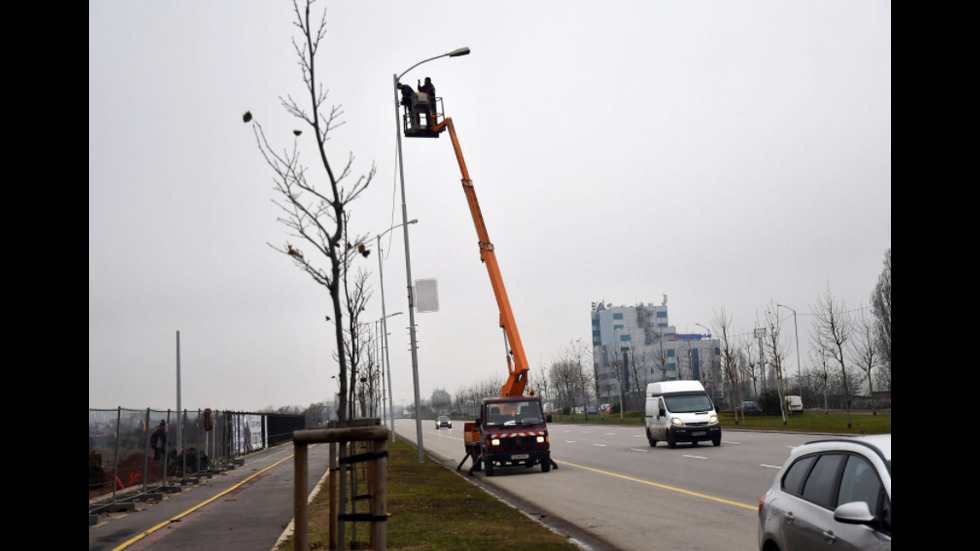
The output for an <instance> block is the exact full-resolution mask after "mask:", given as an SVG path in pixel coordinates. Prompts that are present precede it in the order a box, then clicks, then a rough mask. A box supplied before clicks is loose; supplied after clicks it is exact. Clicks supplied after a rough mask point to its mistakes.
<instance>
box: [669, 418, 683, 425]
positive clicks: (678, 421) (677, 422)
mask: <svg viewBox="0 0 980 551" xmlns="http://www.w3.org/2000/svg"><path fill="white" fill-rule="evenodd" d="M670 424H671V425H677V426H680V425H683V424H684V421H681V419H680V417H671V418H670Z"/></svg>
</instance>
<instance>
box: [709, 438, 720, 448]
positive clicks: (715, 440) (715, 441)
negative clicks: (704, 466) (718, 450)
mask: <svg viewBox="0 0 980 551" xmlns="http://www.w3.org/2000/svg"><path fill="white" fill-rule="evenodd" d="M711 443H712V444H714V445H715V446H720V445H721V437H720V436H719V437H718V438H712V439H711Z"/></svg>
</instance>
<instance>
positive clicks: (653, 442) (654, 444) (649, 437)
mask: <svg viewBox="0 0 980 551" xmlns="http://www.w3.org/2000/svg"><path fill="white" fill-rule="evenodd" d="M647 442H649V443H650V447H651V448H655V447H657V441H656V440H655V439H654V438H653V435H652V434H650V428H649V427H647Z"/></svg>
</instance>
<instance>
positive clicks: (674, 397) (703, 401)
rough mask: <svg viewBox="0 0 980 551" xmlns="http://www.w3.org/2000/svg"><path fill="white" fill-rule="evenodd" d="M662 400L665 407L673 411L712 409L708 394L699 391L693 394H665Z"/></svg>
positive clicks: (687, 411) (691, 411)
mask: <svg viewBox="0 0 980 551" xmlns="http://www.w3.org/2000/svg"><path fill="white" fill-rule="evenodd" d="M664 402H665V403H666V404H667V409H668V410H670V411H671V412H673V413H693V412H697V411H710V410H711V409H714V408H713V407H712V405H711V400H710V399H708V395H707V394H705V393H703V392H699V393H695V394H665V395H664Z"/></svg>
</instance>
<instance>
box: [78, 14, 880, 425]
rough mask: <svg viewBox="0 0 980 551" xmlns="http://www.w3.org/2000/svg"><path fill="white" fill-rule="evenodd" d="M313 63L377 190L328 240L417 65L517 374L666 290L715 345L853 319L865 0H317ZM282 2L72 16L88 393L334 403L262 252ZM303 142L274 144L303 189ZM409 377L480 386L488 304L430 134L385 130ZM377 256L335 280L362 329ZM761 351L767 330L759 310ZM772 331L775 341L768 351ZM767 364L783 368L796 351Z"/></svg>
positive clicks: (863, 151) (380, 174) (304, 281)
mask: <svg viewBox="0 0 980 551" xmlns="http://www.w3.org/2000/svg"><path fill="white" fill-rule="evenodd" d="M324 6H325V7H326V8H327V20H328V34H327V36H326V38H325V42H324V44H323V45H322V49H321V51H320V52H319V58H318V59H317V70H318V72H319V77H320V78H321V79H322V80H321V82H322V83H323V85H324V87H325V88H327V89H328V90H329V98H328V104H329V105H339V106H341V107H342V109H343V120H344V124H343V125H342V126H340V127H339V128H338V129H337V130H336V131H334V132H332V133H331V135H330V141H329V142H328V150H327V154H328V156H329V158H330V160H331V162H332V163H334V165H335V166H340V165H342V164H343V163H344V162H346V160H347V157H348V155H349V154H351V153H353V154H354V156H355V160H354V166H353V171H354V175H355V176H357V175H360V174H366V173H367V172H369V171H370V169H371V167H372V166H375V167H376V168H377V174H376V176H375V178H374V180H373V182H372V183H371V185H370V187H369V188H368V191H367V192H366V193H365V194H364V195H363V196H362V197H361V198H359V199H358V200H357V201H356V202H355V203H353V204H352V205H351V211H352V214H353V218H352V222H351V227H352V232H355V233H359V234H370V235H371V236H372V239H371V244H372V248H374V247H373V245H374V244H375V241H374V239H373V236H375V235H377V234H380V233H382V232H384V231H385V230H387V229H388V228H390V227H391V226H393V225H395V224H399V223H401V221H402V216H401V196H400V189H399V186H398V178H397V176H398V173H397V159H396V142H395V114H394V113H395V111H394V96H393V93H392V76H393V74H399V73H401V72H403V71H405V70H406V69H408V68H409V67H411V66H412V65H414V64H415V63H417V62H419V61H422V60H424V59H427V58H431V57H434V56H437V55H440V54H443V53H447V52H449V51H451V50H454V49H456V48H460V47H463V46H466V47H469V48H470V49H471V51H472V53H471V54H470V55H468V56H465V57H456V58H442V59H437V60H435V61H430V62H428V63H426V64H424V65H422V66H421V67H418V68H416V69H414V70H412V71H411V72H409V73H408V74H406V75H405V77H404V79H403V80H404V81H406V82H408V83H411V84H412V85H414V84H415V82H416V80H417V79H424V78H425V77H426V76H430V77H431V78H432V80H433V83H434V84H435V86H436V91H437V95H438V96H440V97H442V98H443V101H444V107H445V112H446V114H447V115H448V116H450V117H452V118H453V122H454V125H455V127H456V131H457V134H458V136H459V139H460V144H461V147H462V150H463V154H464V156H465V159H466V163H467V168H468V170H469V173H470V177H471V178H472V180H473V182H474V184H475V186H476V192H477V195H478V198H479V201H480V205H481V207H482V210H483V215H484V219H485V221H486V224H487V228H488V231H489V234H490V238H491V241H492V242H493V244H494V246H495V249H496V254H497V259H498V261H499V263H500V268H501V271H502V274H503V278H504V281H505V283H506V286H507V291H508V293H509V295H510V300H511V304H512V306H513V309H514V312H515V316H516V318H517V324H518V328H519V330H520V333H521V337H522V340H523V343H524V347H525V350H526V352H527V355H528V360H529V362H530V365H531V373H530V378H531V385H532V386H533V385H534V380H535V378H536V377H540V376H542V375H543V373H544V371H545V369H546V368H547V366H548V365H549V363H550V362H551V361H552V360H553V359H555V358H556V357H557V356H558V355H559V354H560V353H561V351H562V350H563V349H565V348H566V347H567V346H568V345H569V343H570V342H571V341H574V340H576V339H581V340H582V341H583V342H586V343H589V342H591V325H590V322H591V320H590V315H589V314H590V306H591V304H592V302H594V301H605V302H606V303H607V304H613V305H627V306H629V305H635V304H637V303H639V302H653V303H657V304H659V303H660V302H661V301H662V300H663V295H667V297H668V307H669V315H670V317H669V321H670V323H671V324H672V325H674V326H676V327H677V329H678V331H680V332H704V331H703V329H702V328H701V327H699V326H698V325H696V324H702V325H706V326H709V327H711V326H712V323H713V321H714V319H715V317H716V314H717V313H718V312H719V311H720V310H721V308H722V307H724V309H725V311H726V312H727V314H728V315H729V316H731V317H732V322H733V323H732V325H733V327H732V329H733V330H734V331H735V332H736V333H749V332H751V331H752V329H753V328H754V327H757V326H761V320H762V319H763V316H764V312H765V310H766V309H767V308H770V307H773V306H774V304H776V303H779V304H784V305H787V306H790V307H792V308H794V309H796V311H797V313H798V314H799V316H798V321H799V333H800V339H801V343H800V352H801V355H802V356H803V361H804V367H805V366H806V364H807V351H808V350H809V348H810V346H809V335H810V324H811V323H812V320H813V317H812V316H811V315H810V313H811V311H812V309H813V307H814V306H815V305H816V304H817V302H818V298H819V296H820V295H821V294H825V293H827V292H828V291H829V292H830V293H832V294H833V296H834V297H835V298H836V299H837V300H839V301H841V302H843V303H844V304H845V305H846V307H847V308H848V309H857V308H860V307H862V306H867V305H868V302H869V296H870V293H871V292H872V290H873V288H874V285H875V283H876V280H877V277H878V275H879V274H880V273H881V271H882V268H883V263H882V262H883V260H884V255H885V252H886V251H887V250H888V249H889V248H890V247H891V176H892V175H891V149H892V148H891V130H892V129H891V3H890V2H879V1H863V0H859V1H854V0H842V1H832V0H813V1H799V2H780V1H771V2H769V1H729V0H726V1H686V2H671V1H653V0H635V1H634V0H624V1H617V2H594V1H570V0H565V1H562V2H543V1H540V2H527V1H510V0H498V1H495V2H459V1H458V0H453V1H441V0H427V1H425V2H422V3H418V2H416V3H408V2H398V3H396V2H387V1H385V2H381V1H371V0H368V1H360V2H339V1H330V2H324V1H321V2H320V3H318V4H316V5H315V6H314V7H315V8H318V7H319V8H322V7H324ZM294 38H298V37H297V29H296V27H295V26H294V14H293V8H292V4H291V3H290V2H288V1H270V0H213V1H209V2H200V1H189V0H175V1H168V2H159V1H149V0H136V1H126V2H123V1H119V0H95V1H92V2H89V406H90V407H92V408H115V407H117V406H122V407H124V408H138V409H142V408H147V407H150V408H153V409H167V408H171V409H173V408H176V405H177V376H176V373H177V358H178V355H177V342H176V341H177V332H178V331H179V332H180V355H179V358H180V380H181V397H182V407H183V408H187V409H203V408H206V407H210V408H212V409H221V410H240V411H256V410H259V409H262V408H266V407H270V406H271V407H279V406H286V405H300V406H303V407H305V406H308V405H309V404H310V403H312V402H320V401H325V400H329V399H330V397H331V396H332V395H333V393H334V392H336V390H337V388H338V387H337V385H336V383H335V382H334V381H332V380H331V379H330V376H331V375H333V374H336V371H337V370H336V367H335V363H334V361H333V359H332V357H333V327H332V326H331V325H329V324H328V323H327V322H326V321H325V319H324V317H325V316H326V315H327V314H328V313H330V312H331V311H332V307H331V305H330V301H329V295H328V293H327V292H326V290H325V289H324V288H323V287H320V286H318V285H316V284H315V283H314V282H313V280H312V279H311V278H310V277H309V276H308V275H307V274H305V273H304V272H302V271H300V270H299V269H298V268H296V267H295V266H294V265H293V264H292V262H290V261H289V259H288V258H287V257H285V256H283V255H281V254H280V253H277V252H276V251H274V250H273V249H272V248H271V247H270V246H269V244H270V243H271V244H274V245H276V246H283V245H284V244H285V243H286V242H287V241H288V242H290V243H292V244H294V245H299V248H300V249H307V250H311V247H308V246H306V247H304V246H303V244H301V243H300V242H299V240H297V239H296V238H294V237H291V236H290V234H289V231H288V229H287V228H286V227H285V226H284V225H283V224H281V223H279V222H277V220H276V219H277V216H278V215H279V211H278V208H277V207H276V206H275V205H274V204H273V203H272V200H273V199H274V198H275V197H276V195H275V193H274V191H273V173H272V171H271V170H270V169H269V167H268V166H267V165H266V164H265V161H264V160H263V158H262V156H261V154H260V152H259V150H258V148H257V145H256V142H255V136H254V135H253V132H252V127H251V125H246V124H244V123H243V122H242V114H243V113H244V112H245V111H247V110H248V111H251V112H252V114H253V115H254V116H255V117H256V120H258V121H259V122H260V123H261V124H262V125H263V127H264V129H265V131H266V134H267V136H268V137H269V139H270V140H271V141H272V143H273V145H274V146H275V147H276V148H277V149H279V150H283V149H287V148H292V146H293V143H294V136H293V133H292V130H293V129H303V130H307V128H306V127H304V126H303V125H302V123H301V122H300V121H299V120H297V119H295V118H293V117H292V116H291V115H289V114H288V113H287V112H286V111H285V110H284V109H283V108H282V106H281V105H280V100H279V98H280V97H285V96H289V95H291V96H293V97H294V98H297V99H298V100H300V101H302V98H304V97H305V96H304V93H305V91H304V89H303V83H302V80H301V75H300V71H299V67H298V65H297V58H296V55H295V53H294V51H293V46H292V40H293V39H294ZM311 134H312V132H309V131H306V132H304V133H303V134H302V135H301V136H300V138H299V139H298V144H299V147H300V149H301V151H302V152H303V155H304V157H303V158H304V159H305V160H306V161H307V165H308V166H309V171H310V175H311V176H312V177H314V178H320V181H325V180H324V179H323V177H322V169H321V168H320V167H319V166H318V165H317V163H316V162H315V161H316V158H315V150H314V147H313V146H314V143H313V137H312V135H311ZM403 152H404V165H405V188H406V204H407V207H408V218H409V219H412V218H417V219H418V220H419V222H418V223H417V224H414V225H412V226H410V252H411V261H412V276H413V279H436V280H437V281H438V291H439V311H438V312H434V313H418V314H417V315H416V323H417V334H418V342H419V349H418V358H419V375H420V389H421V394H422V397H423V398H426V399H427V398H428V397H429V396H430V395H431V393H432V390H433V389H435V388H444V389H446V390H447V391H448V392H450V393H454V392H456V391H457V390H459V389H460V388H462V387H464V386H467V385H470V384H472V383H474V382H477V381H483V380H486V379H488V378H489V377H491V376H493V377H497V378H500V379H501V380H502V379H503V378H504V376H505V375H506V372H507V367H506V363H505V359H504V350H503V337H502V335H501V330H500V329H499V327H498V310H497V305H496V302H495V300H494V297H493V293H492V290H491V287H490V283H489V278H488V276H487V272H486V268H485V267H484V265H483V264H482V263H481V262H480V260H479V251H478V249H477V243H476V241H477V239H476V231H475V229H474V227H473V222H472V219H471V218H470V212H469V210H468V207H467V203H466V200H465V196H464V194H463V191H462V188H461V185H460V174H459V168H458V166H457V164H456V159H455V156H454V154H453V148H452V142H451V141H450V139H449V137H448V135H445V136H444V137H442V138H440V139H438V140H433V139H430V140H422V139H410V140H403ZM382 248H383V249H384V251H385V252H384V264H383V275H384V282H385V307H386V310H387V312H388V313H393V312H398V311H401V312H403V314H402V315H398V316H395V317H392V318H391V319H390V320H389V332H390V337H389V342H390V350H391V360H392V366H391V371H392V379H393V382H394V387H395V390H394V398H395V403H396V404H409V403H411V402H412V401H413V391H412V374H411V371H412V370H411V355H410V352H409V337H408V329H407V326H408V315H407V314H408V312H407V283H406V277H405V257H404V241H403V238H402V233H401V229H400V228H399V229H397V230H395V231H392V232H389V233H388V234H387V235H386V236H385V237H384V238H383V239H382ZM377 260H378V257H377V251H373V252H372V254H371V256H369V257H368V258H367V259H364V260H363V261H362V262H360V263H359V265H360V266H363V267H364V268H365V269H367V270H369V271H370V272H371V273H372V275H371V280H370V281H371V285H372V288H373V292H374V296H373V298H372V299H371V301H370V303H369V305H368V310H367V312H365V315H364V318H363V319H364V320H365V321H371V322H373V321H374V320H377V319H379V318H380V317H381V292H380V289H379V281H378V263H377ZM778 311H779V314H780V317H781V318H783V319H785V320H786V321H785V323H788V325H785V326H784V331H785V334H787V335H792V333H793V331H792V315H791V313H790V312H789V311H788V310H786V309H782V308H780V309H779V310H778ZM790 344H791V341H790ZM788 362H789V363H788V366H789V368H790V369H791V370H795V365H796V358H795V350H794V354H793V355H791V356H790V358H788Z"/></svg>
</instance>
